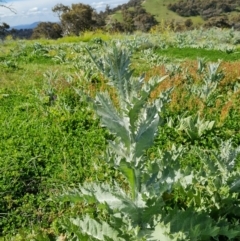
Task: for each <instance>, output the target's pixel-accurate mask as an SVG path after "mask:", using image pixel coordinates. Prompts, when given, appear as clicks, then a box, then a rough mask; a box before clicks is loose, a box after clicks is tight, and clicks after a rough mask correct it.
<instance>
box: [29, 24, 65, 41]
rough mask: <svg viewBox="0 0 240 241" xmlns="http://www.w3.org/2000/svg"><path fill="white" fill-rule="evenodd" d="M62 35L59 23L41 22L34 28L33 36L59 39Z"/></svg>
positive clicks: (34, 37)
mask: <svg viewBox="0 0 240 241" xmlns="http://www.w3.org/2000/svg"><path fill="white" fill-rule="evenodd" d="M61 37H62V28H61V26H60V25H59V24H58V23H52V22H41V23H39V24H38V26H37V27H36V28H34V29H33V34H32V36H31V38H33V39H36V38H48V39H57V38H61Z"/></svg>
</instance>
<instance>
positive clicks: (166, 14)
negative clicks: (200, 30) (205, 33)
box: [142, 0, 204, 24]
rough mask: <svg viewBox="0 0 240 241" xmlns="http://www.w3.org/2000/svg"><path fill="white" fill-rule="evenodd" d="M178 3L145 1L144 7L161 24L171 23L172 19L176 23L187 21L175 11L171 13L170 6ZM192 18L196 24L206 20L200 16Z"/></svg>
mask: <svg viewBox="0 0 240 241" xmlns="http://www.w3.org/2000/svg"><path fill="white" fill-rule="evenodd" d="M177 1H178V0H145V1H144V2H143V4H142V6H143V7H144V8H145V9H146V10H147V12H149V13H151V14H153V15H155V17H156V19H157V20H158V21H159V22H161V21H163V20H165V21H171V20H172V19H175V20H176V21H185V20H186V19H187V18H185V17H181V16H179V15H178V14H176V13H174V12H173V11H170V10H169V9H168V7H167V6H168V4H170V3H175V2H177ZM190 18H191V19H192V21H193V23H194V24H199V23H200V24H202V23H204V20H203V19H202V18H201V17H200V16H199V17H190Z"/></svg>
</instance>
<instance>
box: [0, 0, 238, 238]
mask: <svg viewBox="0 0 240 241" xmlns="http://www.w3.org/2000/svg"><path fill="white" fill-rule="evenodd" d="M151 3H152V4H157V2H155V3H154V1H152V2H151ZM144 4H146V7H148V8H149V9H150V8H153V9H154V8H156V6H155V5H151V6H150V5H147V2H146V3H144ZM162 4H164V1H163V2H162ZM154 6H155V7H154ZM163 7H164V6H163ZM216 36H217V37H216ZM239 39H240V34H239V33H238V32H234V31H232V30H218V29H212V30H206V31H203V30H194V31H189V32H184V33H174V32H165V33H161V34H159V33H157V32H156V33H153V34H140V33H136V34H133V35H126V36H125V35H110V34H107V33H103V32H96V33H91V32H88V33H85V35H83V36H81V37H65V38H62V39H59V40H56V41H52V40H45V39H42V40H37V41H26V40H16V41H14V40H11V39H8V40H6V41H4V42H2V43H1V44H0V100H1V104H0V113H1V115H0V125H1V128H0V135H1V145H0V173H2V174H3V175H0V193H1V195H2V198H1V199H0V240H14V241H15V240H16V241H18V240H19V241H23V240H24V241H28V240H29V241H30V240H39V241H40V240H55V239H56V238H57V237H63V235H64V234H65V232H66V226H64V225H62V224H63V223H64V222H65V221H64V220H66V219H68V218H70V217H77V216H79V217H83V215H84V214H88V215H90V216H91V217H92V218H95V219H96V220H106V221H109V219H108V218H109V216H108V214H106V212H105V211H106V210H105V211H104V208H103V207H102V206H101V205H100V206H98V205H96V204H94V202H91V201H90V203H87V202H85V201H84V202H77V203H75V204H73V203H74V200H71V201H67V202H63V201H62V200H60V199H59V197H60V196H61V194H62V193H63V192H64V190H65V189H67V188H77V187H78V185H79V184H83V183H91V182H95V183H105V182H107V183H110V184H114V183H115V182H119V183H121V185H122V186H123V187H124V188H125V189H124V190H130V189H131V188H130V187H129V186H128V184H127V183H126V179H125V178H124V177H123V175H122V174H121V172H120V171H119V170H118V169H117V168H114V167H112V166H109V164H108V163H106V162H105V159H106V156H104V153H105V150H106V148H107V145H108V141H109V140H114V136H115V134H114V133H112V132H111V129H110V130H109V129H108V126H105V127H102V126H101V124H100V119H99V118H98V116H97V115H96V113H94V111H93V107H92V105H91V103H90V102H89V100H88V99H86V96H85V94H86V95H88V96H90V97H92V98H94V97H95V96H96V93H99V92H104V91H107V92H108V93H109V95H110V97H111V98H112V100H113V102H114V103H115V104H116V108H117V107H119V102H118V101H119V100H118V95H117V92H116V90H114V89H113V87H112V85H109V84H108V80H107V79H108V78H107V77H106V76H104V75H103V74H102V73H100V71H99V69H97V67H96V66H95V65H94V63H93V61H92V59H91V57H90V55H89V53H88V51H89V52H90V53H91V54H92V55H93V56H96V59H97V60H99V59H101V58H102V57H103V56H104V55H105V54H106V53H107V51H109V48H110V49H111V46H112V44H113V43H116V44H117V45H120V46H123V48H126V49H127V51H129V52H128V53H129V55H131V58H130V59H131V64H130V68H131V69H132V70H134V72H133V77H134V78H138V77H139V76H142V74H144V77H143V78H144V82H146V83H147V82H148V81H149V80H151V78H152V77H153V76H156V77H157V78H158V77H159V76H165V75H167V77H166V79H165V80H164V81H162V82H161V83H160V84H159V85H158V86H157V88H156V89H154V91H152V93H151V96H150V99H151V100H154V99H157V98H158V97H159V95H160V93H163V92H164V91H165V90H167V89H169V88H173V89H172V92H171V94H170V99H171V101H170V102H169V103H168V104H166V106H165V109H164V111H163V112H161V118H162V122H161V123H160V126H159V129H158V131H157V135H156V137H155V141H154V143H153V145H152V146H150V148H149V149H148V150H147V151H146V152H145V153H144V156H145V158H146V159H147V160H154V158H160V157H161V155H163V154H162V153H165V154H164V155H166V157H167V156H169V155H170V154H169V153H170V152H171V153H172V152H173V153H175V154H176V153H177V151H176V150H175V149H171V148H172V147H173V146H175V147H176V146H177V147H179V148H180V147H184V152H183V154H182V155H181V157H179V159H178V161H179V166H178V169H179V170H182V171H186V170H187V167H191V170H190V171H193V174H194V176H195V177H196V182H195V183H194V182H193V184H189V186H188V185H187V184H186V186H185V188H184V187H183V188H180V186H181V185H180V184H181V183H178V182H177V183H176V186H174V185H175V184H174V185H173V189H172V190H173V191H171V192H170V191H169V193H164V194H163V197H164V205H165V206H164V207H165V208H164V212H166V213H165V214H166V215H167V214H168V215H170V213H171V211H170V210H176V209H179V210H187V209H188V208H189V210H190V209H191V210H194V212H195V214H196V216H197V215H198V214H199V210H201V212H202V213H204V212H205V211H206V210H207V212H208V213H207V216H208V217H211V218H212V219H213V220H214V221H213V222H212V223H211V225H216V227H218V230H220V231H221V230H222V231H221V232H222V233H224V232H225V231H223V230H224V227H226V226H227V227H229V229H230V226H231V229H232V230H234V231H233V232H235V234H234V235H235V236H234V235H233V236H234V238H236V239H234V238H232V239H229V240H237V238H239V237H240V231H239V228H238V225H235V223H234V222H233V221H232V220H240V216H239V215H238V211H239V210H238V209H237V207H236V210H235V209H231V207H232V206H234V205H235V204H234V203H238V202H239V197H238V191H236V192H235V191H234V192H233V193H232V192H230V191H229V188H230V187H229V185H230V184H228V183H232V181H233V180H238V178H239V174H238V173H240V172H239V167H240V158H239V155H238V152H239V150H240V149H239V150H238V149H237V148H238V147H239V146H240V132H239V130H240V125H239V123H240V122H239V119H240V106H239V101H240V60H239V59H240V53H239V46H238V41H239ZM103 63H104V66H105V65H106V62H104V61H103ZM125 71H126V69H125ZM123 73H124V71H123ZM109 76H110V77H111V75H109ZM110 77H109V78H110ZM138 97H139V96H138ZM119 108H120V107H119ZM123 113H125V112H123ZM196 115H198V118H199V119H198V120H197V119H196V118H193V117H194V116H196ZM187 121H191V125H190V124H189V123H188V122H187ZM208 121H209V123H208ZM211 121H212V122H214V125H210V122H211ZM199 123H201V125H200V124H199ZM207 123H208V125H207ZM188 124H189V126H188ZM203 125H204V127H203ZM143 126H144V125H143ZM199 126H201V128H203V129H201V130H200V127H199ZM191 128H192V129H191ZM228 140H231V145H230V144H229V145H228V147H229V148H230V149H228V151H229V153H232V154H231V155H232V157H233V156H234V155H235V156H234V170H232V169H230V167H228V165H227V164H226V163H225V161H224V160H230V159H227V158H230V157H226V156H224V157H223V159H221V158H222V156H221V155H223V154H224V153H222V154H221V149H223V146H221V145H223V144H222V143H225V145H226V146H227V144H226V143H228V142H227V141H228ZM175 147H173V148H175ZM224 148H225V147H224ZM226 148H227V147H226ZM234 148H235V149H234ZM159 150H160V151H159ZM196 150H199V151H197V152H196ZM200 150H201V151H203V153H205V154H206V153H208V152H209V153H210V151H212V154H208V158H209V159H208V161H209V163H215V162H214V160H215V159H214V158H216V159H218V160H219V162H221V163H222V166H221V168H222V169H221V168H220V167H219V169H218V166H217V165H215V164H213V166H211V168H212V169H211V168H210V167H207V166H205V165H207V164H206V163H204V161H201V160H202V159H201V158H200V157H199V156H198V155H197V153H199V152H200ZM224 150H225V149H224ZM226 150H227V149H226ZM234 150H236V151H235V152H234ZM219 153H220V154H219ZM226 153H228V152H227V151H226ZM226 153H225V154H226ZM225 154H224V155H225ZM164 155H163V156H164ZM176 155H177V154H176ZM229 155H230V154H229ZM168 158H169V157H168ZM211 158H212V159H211ZM224 158H225V159H224ZM231 165H232V164H231ZM211 171H213V172H214V173H211ZM203 173H205V174H203ZM221 173H224V175H225V176H224V177H223V176H222V174H221ZM201 175H202V176H201ZM204 175H205V176H204ZM214 175H218V177H219V179H218V182H217V181H216V182H215V179H214V177H215V176H214ZM200 177H201V178H203V179H201V180H206V182H205V183H200V181H199V180H200ZM193 179H194V178H193ZM194 180H195V179H194ZM198 181H199V182H198ZM207 183H208V184H207ZM164 185H165V184H164ZM191 185H192V186H191ZM218 185H220V186H218ZM198 192H199V193H200V194H201V198H200V196H199V195H200V194H199V193H198ZM217 193H220V194H219V195H221V198H219V199H218V197H219V196H218V194H217ZM166 195H167V199H165V197H166ZM213 197H214V198H213ZM199 198H200V199H199ZM73 199H74V198H73ZM226 210H227V211H226ZM168 211H169V213H167V212H168ZM180 212H181V211H179V213H180ZM226 212H227V213H226ZM236 213H237V214H236ZM179 215H180V214H179ZM199 215H200V214H199ZM201 215H202V214H201ZM226 215H228V217H229V218H228V220H227V219H225V216H226ZM218 216H219V217H221V218H222V219H223V220H224V221H223V222H220V221H219V220H218V218H216V217H218ZM199 217H200V216H199ZM169 219H171V218H170V216H169ZM206 220H207V219H206ZM165 221H166V220H165ZM165 221H164V222H165ZM194 225H195V224H194ZM188 226H189V225H188ZM196 226H197V224H196ZM205 227H207V225H206V226H205ZM214 227H215V226H214ZM216 229H217V228H216ZM220 231H219V232H218V233H217V232H216V234H211V235H212V236H211V237H214V238H216V237H218V236H220V238H221V232H220ZM176 232H177V231H176ZM206 232H207V231H206ZM209 232H210V231H209ZM226 232H227V231H226ZM198 235H199V239H197V240H202V239H200V237H201V234H198ZM214 235H215V236H214ZM224 235H225V234H224ZM224 235H222V236H224ZM211 237H210V238H211ZM223 238H224V237H223ZM63 240H68V239H63ZM69 240H70V239H69ZM139 240H140V239H139ZM206 240H210V239H206ZM219 240H225V239H219Z"/></svg>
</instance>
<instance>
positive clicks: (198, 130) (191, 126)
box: [177, 114, 215, 140]
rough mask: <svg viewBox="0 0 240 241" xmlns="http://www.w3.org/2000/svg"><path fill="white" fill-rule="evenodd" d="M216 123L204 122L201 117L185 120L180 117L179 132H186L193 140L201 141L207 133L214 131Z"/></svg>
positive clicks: (196, 116)
mask: <svg viewBox="0 0 240 241" xmlns="http://www.w3.org/2000/svg"><path fill="white" fill-rule="evenodd" d="M214 124H215V121H204V119H201V118H200V115H199V114H197V115H195V116H188V117H185V118H181V117H179V127H178V128H177V130H178V131H182V130H183V131H185V132H186V133H187V135H188V136H189V137H190V139H191V140H197V139H200V138H201V136H202V135H203V134H204V133H205V132H206V131H210V130H212V128H213V127H214Z"/></svg>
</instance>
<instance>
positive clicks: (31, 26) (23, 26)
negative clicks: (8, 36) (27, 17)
mask: <svg viewBox="0 0 240 241" xmlns="http://www.w3.org/2000/svg"><path fill="white" fill-rule="evenodd" d="M39 23H40V22H34V23H31V24H23V25H17V26H11V28H14V29H17V30H19V29H34V28H36V27H37V25H38V24H39Z"/></svg>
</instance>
